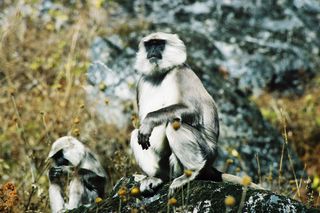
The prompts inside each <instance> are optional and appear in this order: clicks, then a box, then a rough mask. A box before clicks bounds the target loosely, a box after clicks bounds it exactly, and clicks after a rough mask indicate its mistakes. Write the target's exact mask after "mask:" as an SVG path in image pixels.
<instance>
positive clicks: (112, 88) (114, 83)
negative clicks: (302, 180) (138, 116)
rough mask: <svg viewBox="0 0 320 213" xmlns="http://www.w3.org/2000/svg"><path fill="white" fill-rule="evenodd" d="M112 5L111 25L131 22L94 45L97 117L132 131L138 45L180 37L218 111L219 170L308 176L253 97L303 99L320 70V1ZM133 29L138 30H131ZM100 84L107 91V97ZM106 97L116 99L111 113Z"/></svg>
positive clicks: (91, 92)
mask: <svg viewBox="0 0 320 213" xmlns="http://www.w3.org/2000/svg"><path fill="white" fill-rule="evenodd" d="M109 4H112V5H113V6H114V11H113V15H114V19H112V20H109V22H108V23H107V25H112V23H113V21H114V22H116V20H118V19H125V18H128V17H130V20H131V22H130V23H128V26H127V25H126V26H127V28H125V29H126V30H125V31H124V32H122V33H119V32H115V33H113V34H112V33H111V34H110V35H109V36H107V37H97V38H95V40H94V41H93V42H92V48H91V58H92V62H93V64H92V65H91V66H90V68H89V70H88V82H89V84H88V86H87V91H88V100H89V102H90V105H93V104H91V103H94V104H95V110H96V111H97V112H98V114H99V117H101V118H105V119H104V120H105V121H106V122H107V123H116V124H117V125H118V126H119V127H120V128H126V127H127V126H128V125H130V116H131V113H132V112H133V110H132V106H133V103H134V98H135V86H134V85H135V83H136V82H137V79H138V78H139V75H138V74H137V73H136V72H135V70H134V69H133V65H134V60H135V52H136V51H137V47H138V42H139V40H140V39H141V38H142V37H143V36H144V35H146V34H149V33H150V32H155V31H165V32H172V33H177V34H178V35H179V36H180V37H181V39H182V40H183V41H184V42H185V44H186V46H187V54H188V60H187V63H188V64H189V65H190V66H191V68H192V69H193V70H194V71H195V72H196V73H197V75H198V76H199V77H200V78H201V80H202V82H203V83H204V85H205V87H206V89H207V90H208V91H209V93H210V94H211V95H212V97H213V98H214V99H215V100H216V102H217V105H218V110H219V116H220V130H221V136H220V139H219V157H218V158H217V161H216V165H215V166H216V167H217V168H218V169H220V170H223V171H227V172H229V173H232V174H238V175H242V174H249V175H250V176H252V177H254V180H257V178H256V177H258V176H259V175H261V176H270V174H271V175H272V176H273V177H275V176H279V175H280V176H284V177H285V178H286V179H291V178H294V176H295V175H294V173H296V175H297V177H298V178H299V177H302V176H303V173H304V172H303V166H302V165H301V163H300V160H299V159H298V157H297V155H296V154H295V153H294V152H293V150H292V149H291V147H290V145H288V144H287V145H286V146H285V149H284V152H283V151H282V147H283V144H284V139H283V137H282V135H281V133H280V132H278V131H277V130H276V129H275V128H274V127H272V126H271V125H270V124H269V123H268V122H267V121H266V120H265V119H264V118H263V117H262V115H261V113H260V111H259V109H258V108H257V107H256V106H255V104H253V103H252V101H250V96H249V95H250V94H254V95H259V93H261V91H263V90H264V89H267V90H275V91H278V92H281V93H282V94H292V93H297V94H301V93H303V88H304V82H305V80H306V79H310V78H312V76H314V72H315V70H316V67H319V60H318V56H319V52H320V50H319V48H318V46H319V45H318V44H319V42H320V40H319V38H320V37H319V32H318V31H317V30H316V27H312V26H316V23H318V22H317V21H318V20H319V16H317V15H316V14H318V13H319V11H320V9H319V8H320V5H319V3H318V2H317V1H315V0H310V1H308V2H306V1H287V0H285V1H271V2H263V1H246V2H238V1H208V0H202V1H185V0H178V1H140V0H135V1H130V2H125V1H121V3H115V2H113V3H106V7H107V6H110V5H109ZM310 5H313V7H311V6H310ZM134 23H136V25H137V26H136V27H130V26H131V25H134ZM137 23H140V24H137ZM139 26H140V27H139ZM317 35H318V36H317ZM305 41H308V42H305ZM101 83H102V84H105V85H106V87H103V89H101V87H99V85H101ZM104 88H106V89H104ZM104 97H107V98H108V99H110V103H109V104H108V106H105V104H104V103H103V100H104ZM289 155H290V156H291V162H290V159H289V157H288V156H289ZM281 156H283V158H282V157H281ZM281 159H282V160H281ZM228 160H229V161H228ZM227 161H228V162H232V163H231V164H227V163H226V162H227ZM280 162H282V163H280ZM280 165H282V168H280ZM279 171H282V173H281V174H279Z"/></svg>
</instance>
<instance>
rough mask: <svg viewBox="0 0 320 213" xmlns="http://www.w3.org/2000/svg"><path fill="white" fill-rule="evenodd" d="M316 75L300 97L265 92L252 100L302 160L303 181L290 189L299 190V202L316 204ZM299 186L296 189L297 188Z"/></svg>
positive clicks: (319, 111)
mask: <svg viewBox="0 0 320 213" xmlns="http://www.w3.org/2000/svg"><path fill="white" fill-rule="evenodd" d="M319 85H320V77H317V78H315V79H314V80H313V81H312V82H310V83H309V85H308V87H307V88H306V91H305V94H304V95H303V96H300V97H281V96H278V95H274V94H270V93H265V94H264V95H262V96H261V97H259V99H257V100H255V102H256V103H257V104H258V105H259V106H260V109H261V111H262V114H263V115H264V117H265V118H266V119H267V120H269V121H270V122H271V123H273V124H274V125H275V126H276V127H277V128H278V129H279V130H280V131H281V132H283V133H284V138H285V141H286V142H287V143H289V144H290V146H292V147H293V148H294V150H295V151H296V152H297V153H298V155H299V157H300V159H301V160H302V162H303V163H304V166H305V171H306V173H307V175H308V177H309V179H307V180H299V184H298V186H296V183H293V182H292V183H293V185H292V191H295V190H296V191H297V192H300V191H301V193H302V194H301V196H300V198H299V197H297V194H296V193H295V196H296V198H298V199H300V200H302V201H303V202H305V203H307V204H309V205H314V206H320V181H319V178H320V158H319V153H320V143H319V142H320V131H319V128H320V95H319V94H320V87H319ZM299 188H300V190H299Z"/></svg>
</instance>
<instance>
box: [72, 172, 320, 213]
mask: <svg viewBox="0 0 320 213" xmlns="http://www.w3.org/2000/svg"><path fill="white" fill-rule="evenodd" d="M137 185H138V183H136V182H135V181H134V179H133V177H127V178H122V179H121V180H120V181H119V182H118V183H117V184H116V185H115V187H114V188H113V190H112V191H111V193H110V194H109V195H108V196H107V197H106V198H105V199H103V200H102V201H101V202H98V203H95V204H92V205H91V206H87V207H84V206H82V207H79V208H78V209H75V210H73V211H70V212H74V213H76V212H79V213H80V212H81V213H86V212H88V213H89V212H208V213H209V212H237V211H238V209H239V208H240V206H242V211H240V212H272V213H277V212H285V213H298V212H299V213H301V212H306V213H307V212H310V213H311V212H320V210H319V209H313V208H309V207H307V206H305V205H304V204H302V203H300V202H298V201H296V200H293V199H291V198H288V197H285V196H282V195H277V194H275V193H272V192H270V191H267V190H256V189H251V188H248V189H247V190H245V188H244V186H241V185H235V184H231V183H216V182H211V181H200V180H196V181H191V182H190V183H189V185H186V186H184V187H183V189H178V190H176V191H175V193H174V194H173V195H172V196H170V197H168V189H169V183H167V184H165V185H163V186H162V187H160V188H159V189H158V191H157V192H156V193H155V194H153V195H151V196H143V195H138V196H132V195H131V194H130V190H131V189H132V188H133V187H135V186H137ZM121 188H122V189H123V188H124V189H126V190H125V191H126V192H127V193H121V195H122V196H121V197H119V195H118V191H119V190H120V189H121ZM244 190H245V191H246V193H245V199H244V202H243V203H242V204H241V197H242V196H243V194H244V193H243V192H244ZM227 196H232V197H234V198H235V203H234V204H233V205H230V206H226V204H225V198H226V197H227ZM170 198H175V199H176V202H172V201H171V202H170V204H171V205H168V200H169V199H170Z"/></svg>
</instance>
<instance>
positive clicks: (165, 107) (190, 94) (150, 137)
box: [130, 32, 241, 192]
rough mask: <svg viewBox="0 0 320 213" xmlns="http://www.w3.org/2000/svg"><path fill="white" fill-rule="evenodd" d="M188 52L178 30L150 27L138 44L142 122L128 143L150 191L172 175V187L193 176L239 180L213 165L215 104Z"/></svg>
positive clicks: (144, 187)
mask: <svg viewBox="0 0 320 213" xmlns="http://www.w3.org/2000/svg"><path fill="white" fill-rule="evenodd" d="M186 58H187V55H186V47H185V45H184V43H183V42H182V41H181V40H180V39H179V37H178V36H177V35H176V34H168V33H162V32H157V33H153V34H150V35H148V36H146V37H144V38H143V39H142V40H141V42H140V44H139V50H138V52H137V57H136V64H135V69H136V70H137V71H138V72H140V73H141V74H142V77H141V78H140V80H139V82H138V85H137V105H138V111H139V112H138V113H139V119H140V122H141V125H140V128H139V129H135V130H134V131H133V132H132V133H131V142H130V145H131V148H132V150H133V153H134V156H135V158H136V160H137V163H138V164H139V166H140V168H141V169H142V170H143V172H144V173H145V174H146V175H147V176H146V177H144V178H142V179H140V180H139V181H140V190H141V191H149V192H153V190H154V189H155V188H156V187H158V186H159V185H160V184H162V183H163V182H164V181H169V180H171V179H173V182H172V184H171V185H170V189H171V190H173V189H175V188H178V187H180V186H182V185H184V184H185V183H187V182H188V181H190V180H193V179H195V178H197V179H203V180H213V181H231V182H236V183H239V182H240V181H241V179H240V178H239V177H236V176H233V175H228V174H222V173H221V172H219V171H218V170H216V169H215V168H213V167H212V164H213V162H214V160H215V158H216V156H217V142H218V137H219V119H218V113H217V107H216V104H215V102H214V100H213V98H212V97H211V96H210V95H209V93H208V92H207V91H206V89H205V88H204V86H203V85H202V83H201V81H200V79H199V78H198V77H197V76H196V75H195V73H194V72H193V71H192V70H191V69H190V67H188V66H187V65H186V64H185V62H186ZM185 170H191V171H192V173H191V176H189V175H190V173H189V174H184V171H185Z"/></svg>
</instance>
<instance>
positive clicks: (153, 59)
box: [149, 57, 160, 64]
mask: <svg viewBox="0 0 320 213" xmlns="http://www.w3.org/2000/svg"><path fill="white" fill-rule="evenodd" d="M159 60H160V59H159V58H158V57H150V58H149V61H150V63H151V64H158V61H159Z"/></svg>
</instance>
